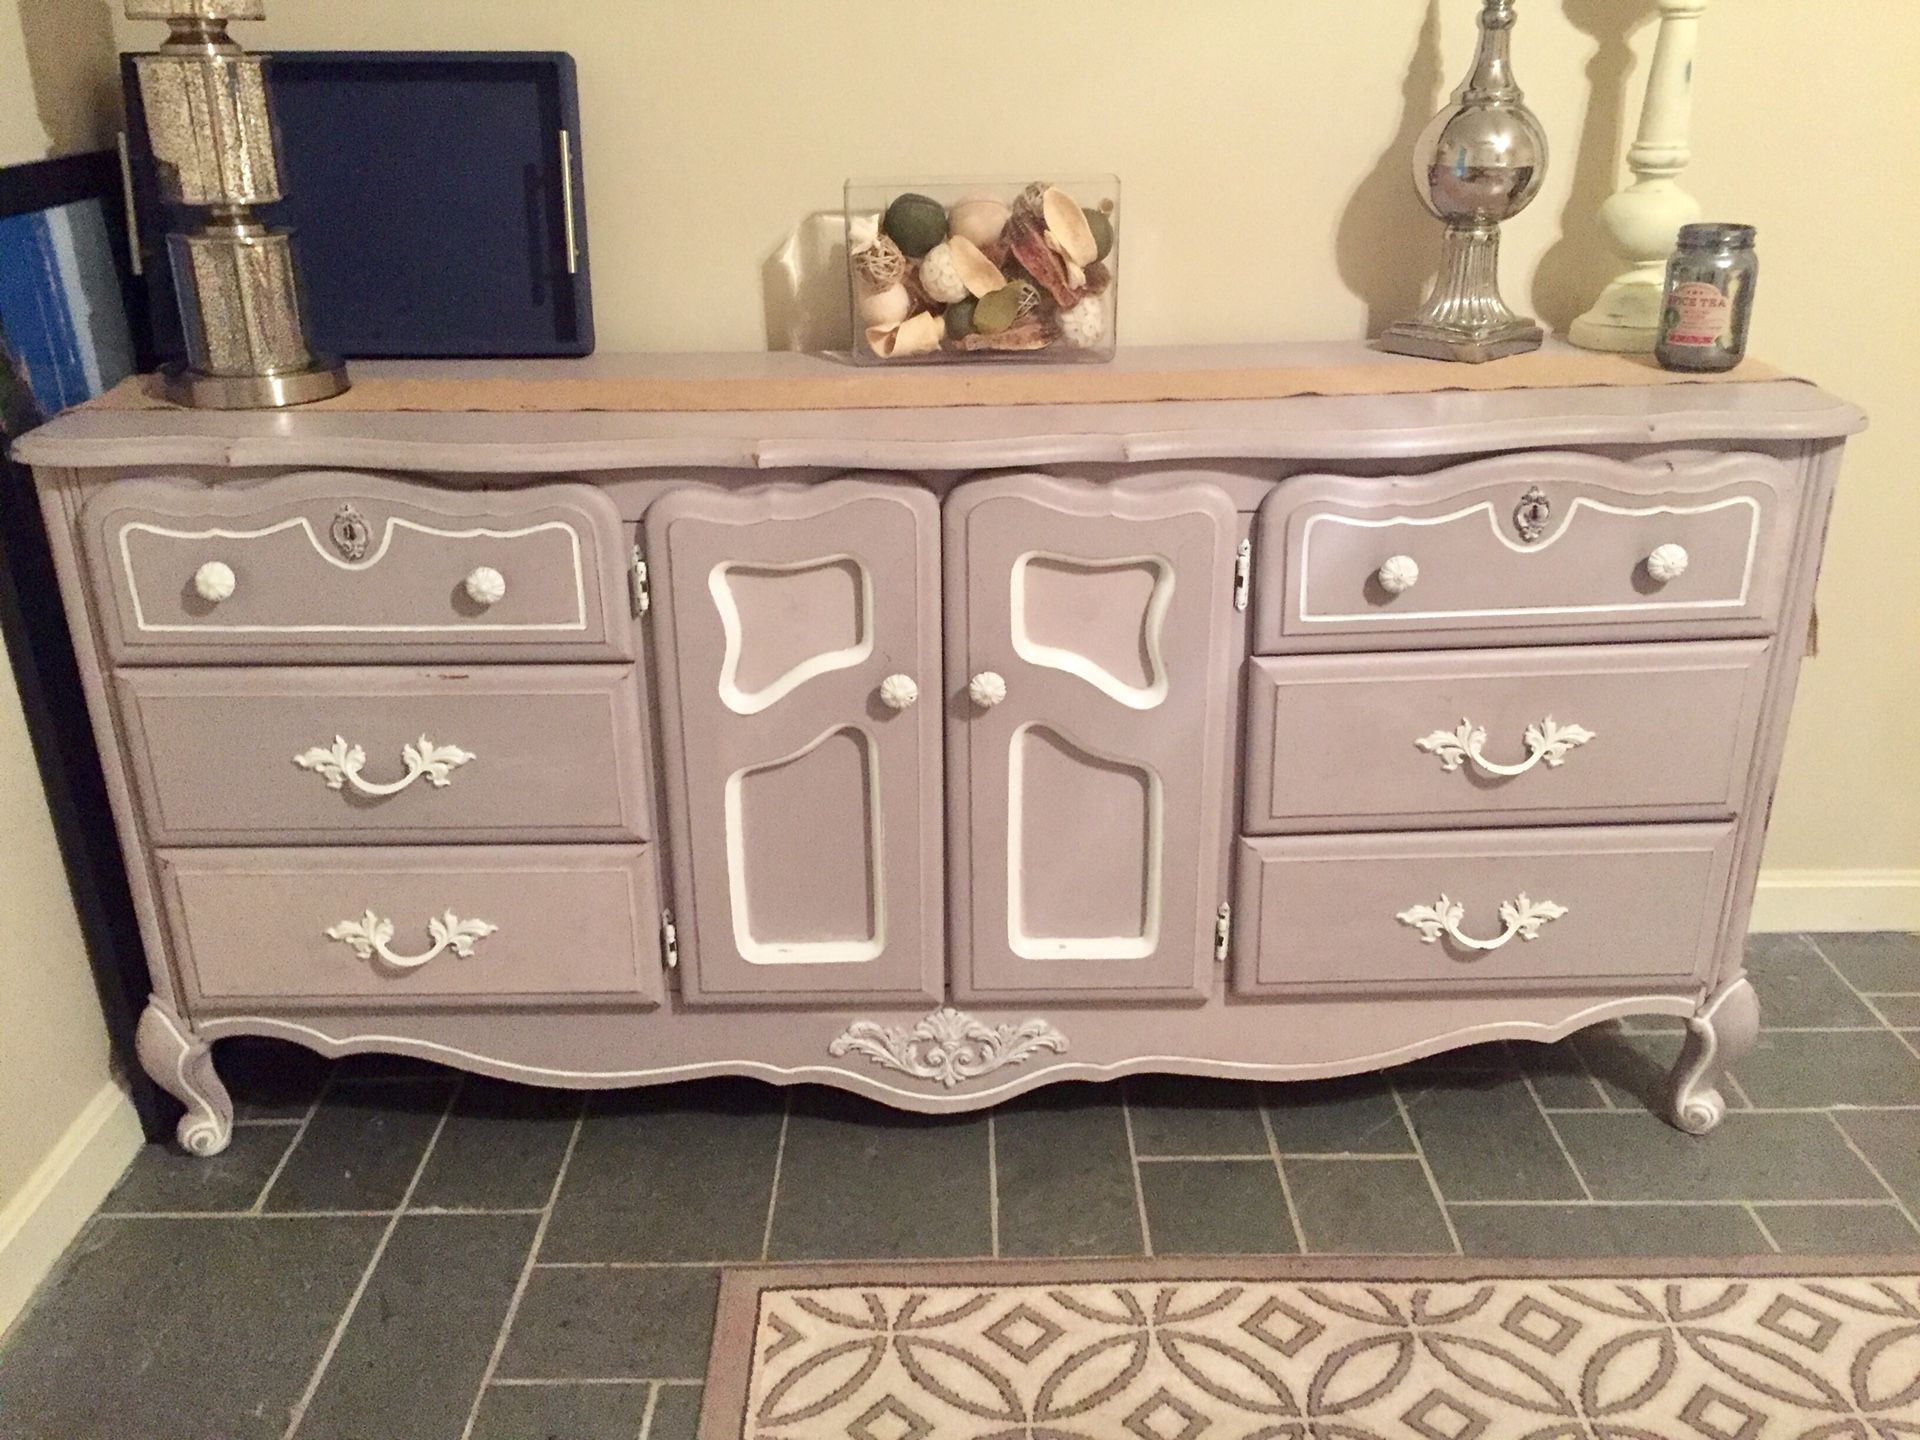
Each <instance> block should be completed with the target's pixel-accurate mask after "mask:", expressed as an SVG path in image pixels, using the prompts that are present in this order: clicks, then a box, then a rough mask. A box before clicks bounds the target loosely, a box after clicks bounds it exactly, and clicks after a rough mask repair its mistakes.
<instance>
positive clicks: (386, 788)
mask: <svg viewBox="0 0 1920 1440" xmlns="http://www.w3.org/2000/svg"><path fill="white" fill-rule="evenodd" d="M400 758H401V759H402V760H403V761H405V762H406V766H407V773H406V774H405V775H402V776H401V777H400V778H399V779H398V780H391V781H387V782H385V783H376V782H374V781H369V780H362V779H361V778H360V772H361V771H362V770H363V769H364V768H365V767H366V763H367V752H366V751H365V750H363V749H362V748H361V747H360V746H358V745H349V744H348V743H347V741H346V738H345V737H344V736H340V735H336V736H334V737H333V744H332V745H331V746H328V747H326V748H324V749H323V748H321V747H320V746H317V745H316V746H315V747H314V748H313V749H311V750H303V751H301V752H300V753H299V754H298V755H296V756H294V757H293V763H294V764H296V765H298V766H299V767H300V768H301V769H302V770H311V771H313V772H314V773H315V774H317V775H321V776H324V777H325V778H326V782H327V788H328V789H329V790H339V789H342V788H343V787H345V786H347V785H351V786H353V788H354V789H355V790H356V791H358V792H359V793H360V794H362V795H368V796H374V797H379V796H384V795H398V794H399V793H400V792H401V791H402V790H405V789H406V788H407V787H408V786H409V785H411V784H413V782H414V781H416V780H419V779H423V778H424V779H425V780H426V782H427V783H428V784H429V785H431V786H433V788H434V789H436V790H444V789H446V788H447V785H448V784H449V783H450V782H449V776H450V774H451V772H452V771H453V769H454V767H456V766H459V765H465V764H466V763H467V762H468V761H469V760H473V759H475V758H477V757H476V756H475V755H474V754H473V752H472V751H469V750H462V749H461V748H460V747H459V746H458V745H436V744H434V743H433V742H432V741H431V740H429V739H427V737H426V736H424V735H422V736H421V737H420V739H419V740H418V741H417V742H415V743H414V744H411V745H403V746H401V747H400Z"/></svg>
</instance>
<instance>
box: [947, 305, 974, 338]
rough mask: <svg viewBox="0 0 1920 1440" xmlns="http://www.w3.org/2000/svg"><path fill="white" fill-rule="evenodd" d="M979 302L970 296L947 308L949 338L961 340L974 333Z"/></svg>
mask: <svg viewBox="0 0 1920 1440" xmlns="http://www.w3.org/2000/svg"><path fill="white" fill-rule="evenodd" d="M979 303H980V302H979V301H978V300H975V299H974V298H973V297H972V296H971V295H969V296H968V297H967V298H966V299H964V300H956V301H954V302H953V304H951V305H949V306H948V307H947V315H946V321H947V338H948V339H949V340H959V339H962V338H964V337H966V336H968V335H971V334H972V333H973V312H974V310H975V308H976V307H977V306H978V305H979Z"/></svg>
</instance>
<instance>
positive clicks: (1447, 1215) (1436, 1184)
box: [1387, 1081, 1467, 1255]
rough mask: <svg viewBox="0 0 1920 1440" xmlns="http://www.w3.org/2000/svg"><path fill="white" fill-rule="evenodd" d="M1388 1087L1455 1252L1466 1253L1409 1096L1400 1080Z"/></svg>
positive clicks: (1458, 1253)
mask: <svg viewBox="0 0 1920 1440" xmlns="http://www.w3.org/2000/svg"><path fill="white" fill-rule="evenodd" d="M1387 1089H1388V1091H1390V1092H1391V1093H1392V1095H1393V1103H1394V1105H1395V1106H1396V1107H1398V1109H1399V1111H1400V1123H1401V1124H1402V1125H1405V1126H1406V1127H1407V1138H1408V1139H1409V1140H1411V1141H1412V1142H1413V1158H1414V1159H1416V1160H1418V1161H1419V1162H1420V1173H1421V1174H1423V1175H1425V1176H1426V1177H1427V1188H1428V1189H1429V1190H1431V1191H1432V1192H1433V1203H1434V1204H1435V1205H1437V1206H1438V1207H1439V1209H1440V1219H1441V1221H1442V1223H1444V1224H1445V1225H1446V1227H1447V1238H1448V1239H1449V1240H1451V1241H1452V1242H1453V1253H1454V1254H1456V1255H1464V1254H1466V1253H1467V1252H1466V1248H1465V1247H1464V1246H1462V1245H1461V1243H1460V1232H1459V1231H1458V1230H1456V1229H1454V1228H1453V1214H1452V1212H1451V1211H1449V1210H1448V1209H1447V1197H1446V1196H1444V1195H1442V1194H1441V1193H1440V1180H1439V1177H1438V1176H1436V1175H1435V1174H1434V1173H1433V1165H1432V1163H1431V1162H1430V1161H1429V1160H1428V1159H1427V1147H1426V1145H1425V1143H1424V1142H1423V1141H1422V1140H1421V1139H1420V1131H1419V1130H1418V1129H1417V1128H1415V1126H1414V1123H1413V1113H1412V1112H1411V1111H1410V1110H1408V1109H1407V1098H1406V1096H1404V1095H1402V1094H1401V1093H1400V1084H1399V1082H1398V1081H1390V1082H1389V1083H1388V1085H1387Z"/></svg>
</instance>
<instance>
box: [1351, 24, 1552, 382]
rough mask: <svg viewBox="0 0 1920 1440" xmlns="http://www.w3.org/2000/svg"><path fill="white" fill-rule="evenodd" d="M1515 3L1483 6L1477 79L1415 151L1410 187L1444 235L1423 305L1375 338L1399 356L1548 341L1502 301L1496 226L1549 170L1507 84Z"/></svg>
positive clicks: (1499, 351)
mask: <svg viewBox="0 0 1920 1440" xmlns="http://www.w3.org/2000/svg"><path fill="white" fill-rule="evenodd" d="M1513 6H1514V0H1483V4H1482V7H1481V11H1480V48H1479V50H1478V52H1477V53H1476V54H1475V55H1474V58H1473V73H1472V74H1470V75H1469V76H1468V77H1467V79H1466V82H1465V83H1464V84H1463V85H1461V87H1460V88H1459V89H1458V90H1456V91H1454V92H1453V103H1452V104H1451V105H1450V106H1448V107H1447V108H1446V109H1445V110H1442V111H1441V112H1440V113H1439V114H1438V115H1436V116H1434V118H1433V120H1432V122H1431V123H1430V124H1429V125H1428V126H1427V128H1426V129H1425V130H1423V131H1422V132H1421V133H1420V139H1419V142H1418V143H1417V144H1416V145H1415V146H1414V158H1413V183H1414V188H1415V189H1417V190H1418V191H1419V192H1420V198H1421V199H1422V200H1424V201H1425V202H1426V206H1427V208H1428V209H1429V210H1431V211H1432V212H1433V213H1434V214H1435V215H1436V216H1438V217H1439V218H1440V219H1442V220H1444V221H1446V223H1447V234H1446V242H1445V248H1444V250H1443V251H1442V254H1441V261H1440V277H1439V279H1438V280H1436V281H1435V282H1434V287H1433V293H1432V294H1431V295H1429V296H1428V297H1427V301H1426V304H1424V305H1423V306H1421V308H1420V311H1419V313H1418V314H1416V315H1415V316H1414V317H1413V318H1412V319H1410V320H1402V321H1401V322H1399V323H1398V324H1396V325H1393V326H1391V327H1390V328H1389V329H1388V330H1387V332H1386V334H1385V335H1383V336H1382V337H1381V340H1380V343H1381V345H1382V346H1383V347H1384V348H1385V349H1388V350H1391V351H1394V352H1395V353H1396V354H1401V355H1423V356H1426V357H1428V358H1429V359H1434V360H1464V361H1467V362H1468V363H1471V364H1479V363H1480V362H1482V361H1486V360H1497V359H1499V358H1500V357H1501V356H1502V355H1517V354H1519V353H1521V352H1522V351H1526V350H1537V349H1539V348H1540V343H1541V340H1542V339H1543V338H1544V335H1543V332H1542V331H1541V329H1540V327H1539V326H1538V325H1536V324H1535V323H1534V322H1533V321H1531V320H1528V319H1525V318H1523V317H1521V316H1519V315H1516V314H1514V312H1513V311H1512V310H1511V309H1510V308H1509V307H1508V305H1507V302H1506V301H1505V300H1503V299H1501V298H1500V224H1501V222H1502V221H1504V220H1510V219H1512V218H1513V217H1514V216H1515V215H1518V214H1519V213H1520V212H1521V211H1522V210H1524V209H1526V208H1527V206H1528V205H1529V204H1531V203H1532V201H1533V197H1534V196H1536V195H1538V194H1539V193H1540V185H1541V182H1542V181H1543V180H1544V179H1545V178H1546V171H1547V136H1546V132H1545V131H1544V130H1542V129H1541V128H1540V122H1539V121H1538V120H1537V119H1535V118H1534V114H1533V112H1532V111H1531V110H1529V109H1527V107H1526V103H1525V101H1524V99H1523V97H1522V96H1521V93H1520V87H1519V86H1518V85H1516V84H1514V81H1513V66H1512V60H1511V57H1510V53H1509V50H1510V41H1511V39H1512V31H1513V24H1514V19H1515V14H1514V8H1513Z"/></svg>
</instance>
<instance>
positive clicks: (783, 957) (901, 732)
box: [645, 480, 942, 1004]
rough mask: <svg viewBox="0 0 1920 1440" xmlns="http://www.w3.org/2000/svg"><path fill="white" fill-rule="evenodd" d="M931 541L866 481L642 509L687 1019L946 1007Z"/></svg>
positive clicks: (902, 499)
mask: <svg viewBox="0 0 1920 1440" xmlns="http://www.w3.org/2000/svg"><path fill="white" fill-rule="evenodd" d="M938 520H939V511H938V507H937V506H936V504H935V502H934V500H933V497H932V496H931V495H929V494H927V493H926V492H925V491H923V490H920V489H917V488H915V487H913V486H910V485H906V484H894V483H888V482H884V481H868V480H837V481H831V482H828V483H825V484H820V485H813V486H807V487H804V488H802V487H785V486H783V487H779V488H773V489H764V490H750V491H738V492H726V491H721V490H715V489H707V488H700V489H687V490H679V491H674V492H671V493H669V494H668V495H666V496H664V497H662V498H661V499H660V500H659V501H657V502H655V503H654V505H653V506H652V507H650V508H649V509H648V511H647V515H646V524H645V528H646V536H647V550H648V556H649V561H650V563H651V565H652V566H653V580H654V582H655V583H654V586H653V590H654V615H653V622H654V623H653V643H654V651H655V659H656V664H657V666H658V670H659V678H660V694H661V717H662V722H663V727H662V728H663V731H664V739H665V752H666V764H665V790H666V795H667V818H668V835H669V838H670V841H671V848H672V857H673V888H674V919H675V925H676V928H677V930H678V940H679V946H680V955H681V994H682V996H683V998H684V999H685V1000H686V1001H687V1002H688V1003H692V1004H755V1003H787V1004H792V1003H794V1001H795V1000H796V999H807V1000H817V1001H821V1002H831V1001H840V1000H846V1001H862V1002H863V1001H870V1000H874V999H885V998H889V997H891V998H896V999H902V1000H910V1001H916V1002H917V1001H919V1000H921V999H923V998H938V997H939V995H940V993H941V983H940V977H941V956H942V946H941V914H940V896H941V892H940V838H941V830H940V703H939V695H938V693H937V688H938V685H939V675H940V648H939V630H938V606H939V598H940V557H939V543H938V535H939V531H938ZM922 689H924V690H926V691H927V692H928V693H927V694H926V696H925V697H924V698H920V697H919V696H918V694H917V692H918V691H919V690H922Z"/></svg>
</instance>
